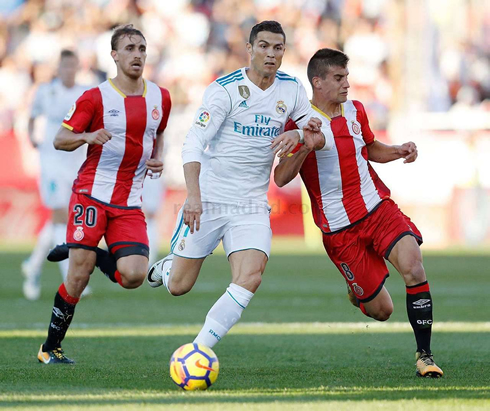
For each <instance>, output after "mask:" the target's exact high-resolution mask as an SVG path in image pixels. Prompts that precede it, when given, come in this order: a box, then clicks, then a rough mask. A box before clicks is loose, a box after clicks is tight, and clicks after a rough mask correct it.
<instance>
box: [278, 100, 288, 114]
mask: <svg viewBox="0 0 490 411" xmlns="http://www.w3.org/2000/svg"><path fill="white" fill-rule="evenodd" d="M287 109H288V107H287V106H286V104H284V101H282V100H279V101H278V102H277V105H276V111H277V114H285V113H286V111H287Z"/></svg>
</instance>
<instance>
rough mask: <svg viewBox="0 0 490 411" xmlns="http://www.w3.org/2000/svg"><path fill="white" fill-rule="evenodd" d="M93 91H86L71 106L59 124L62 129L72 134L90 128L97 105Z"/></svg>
mask: <svg viewBox="0 0 490 411" xmlns="http://www.w3.org/2000/svg"><path fill="white" fill-rule="evenodd" d="M94 90H95V89H91V90H87V91H86V92H85V93H83V94H82V95H81V96H80V97H79V98H78V100H77V101H76V102H75V104H73V106H71V109H70V111H69V112H68V113H67V114H66V116H65V118H64V119H63V123H62V124H61V125H62V126H63V127H65V128H67V129H68V130H70V131H73V132H74V133H83V132H84V131H86V130H87V129H88V128H89V127H90V124H91V122H92V119H93V118H94V116H95V109H96V106H97V103H98V101H97V100H98V99H97V94H96V93H95V92H94ZM99 95H100V94H99Z"/></svg>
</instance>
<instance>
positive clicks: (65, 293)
mask: <svg viewBox="0 0 490 411" xmlns="http://www.w3.org/2000/svg"><path fill="white" fill-rule="evenodd" d="M58 292H59V293H60V296H61V298H63V300H65V302H67V303H68V304H71V305H75V304H76V303H78V302H79V301H80V298H75V297H72V296H71V295H70V294H68V291H66V287H65V283H61V285H60V288H58Z"/></svg>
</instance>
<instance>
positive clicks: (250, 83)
mask: <svg viewBox="0 0 490 411" xmlns="http://www.w3.org/2000/svg"><path fill="white" fill-rule="evenodd" d="M242 74H243V79H244V81H246V82H247V83H248V84H249V85H250V86H251V87H253V88H254V89H255V90H257V91H259V92H260V93H270V92H271V91H272V89H273V88H274V86H275V85H276V79H275V78H274V82H273V83H272V84H271V85H270V86H269V87H268V88H267V89H265V90H262V89H261V88H260V87H259V86H258V85H257V84H255V83H254V82H253V81H252V80H250V78H249V77H248V75H247V68H246V67H242Z"/></svg>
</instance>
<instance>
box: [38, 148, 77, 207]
mask: <svg viewBox="0 0 490 411" xmlns="http://www.w3.org/2000/svg"><path fill="white" fill-rule="evenodd" d="M40 155H41V156H40V165H41V174H40V182H39V191H40V192H41V200H42V202H43V204H44V205H45V206H46V207H47V208H49V209H51V210H58V209H67V208H68V205H69V204H70V198H71V193H72V186H73V181H74V180H75V179H76V178H77V173H78V170H79V169H80V166H81V165H82V163H83V160H84V157H85V150H82V149H80V151H79V150H76V151H74V152H66V151H56V150H54V147H53V149H52V150H50V151H47V150H46V149H45V150H43V151H40Z"/></svg>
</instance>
